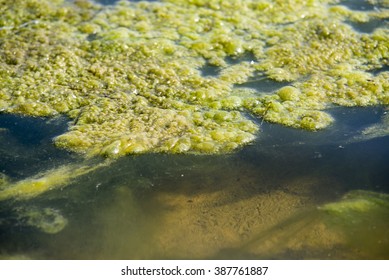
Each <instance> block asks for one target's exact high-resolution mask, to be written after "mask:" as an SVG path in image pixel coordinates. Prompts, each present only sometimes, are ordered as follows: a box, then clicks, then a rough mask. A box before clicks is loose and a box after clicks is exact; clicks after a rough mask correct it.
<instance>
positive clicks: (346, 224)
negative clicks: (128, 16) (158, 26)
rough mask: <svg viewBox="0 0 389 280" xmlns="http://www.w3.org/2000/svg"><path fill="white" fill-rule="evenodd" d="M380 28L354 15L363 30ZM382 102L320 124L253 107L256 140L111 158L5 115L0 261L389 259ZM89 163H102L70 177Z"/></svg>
mask: <svg viewBox="0 0 389 280" xmlns="http://www.w3.org/2000/svg"><path fill="white" fill-rule="evenodd" d="M96 2H99V3H102V4H106V5H109V4H114V3H116V2H117V1H116V0H98V1H96ZM134 2H139V1H134ZM340 2H341V3H343V4H345V5H346V6H348V7H349V8H350V9H352V10H357V11H366V10H373V9H380V8H381V5H380V4H379V3H378V4H376V5H373V4H370V2H369V3H368V2H366V1H360V0H358V1H355V0H354V1H352V0H347V1H340ZM376 2H379V1H376ZM387 24H388V22H387V20H386V19H383V20H381V19H377V20H376V19H375V20H372V21H369V22H358V23H355V22H353V23H351V22H350V25H352V27H353V28H354V29H355V30H357V31H359V32H363V33H370V32H372V31H374V29H376V28H378V27H383V26H387ZM240 59H241V60H247V61H250V60H251V59H252V58H251V57H250V56H249V55H248V56H247V57H243V58H240ZM233 62H234V60H233V59H232V58H231V60H230V61H229V63H231V64H233ZM200 70H201V71H202V74H204V75H205V76H217V75H218V74H219V73H220V70H221V68H220V67H217V66H213V65H205V66H204V67H202V68H201V69H200ZM387 70H388V66H387V65H386V66H382V68H379V69H374V70H372V72H373V74H379V73H381V72H384V71H387ZM34 81H35V80H34ZM289 84H290V82H278V83H275V82H274V81H272V80H270V79H267V78H264V76H261V77H258V78H256V77H254V78H253V79H252V80H250V79H249V80H248V81H246V82H245V83H244V84H242V85H235V86H236V87H237V88H239V87H246V88H252V89H261V94H264V95H266V94H267V93H269V94H270V93H272V92H274V91H276V90H278V89H280V88H281V87H283V86H286V85H289ZM388 110H389V108H388V107H384V106H376V107H361V108H341V107H336V106H335V105H334V107H333V108H331V109H329V110H327V112H328V113H329V114H331V116H333V117H334V119H335V122H334V123H333V124H332V125H330V126H329V127H328V128H325V129H323V130H321V131H317V132H308V131H303V130H299V129H293V128H287V127H284V126H281V125H277V124H271V123H268V122H266V121H262V120H261V119H259V118H257V117H254V116H252V115H248V116H247V117H248V118H249V119H252V120H253V121H254V122H256V124H258V126H259V127H260V131H259V132H258V135H257V136H258V137H257V139H256V140H255V141H254V142H253V143H251V144H250V145H248V146H245V147H243V148H240V149H239V150H237V151H233V152H231V153H229V154H223V155H184V154H179V155H178V154H176V155H172V154H165V153H160V154H157V153H148V154H140V155H127V156H123V157H121V158H118V159H114V160H112V159H110V160H109V161H108V160H107V159H104V158H102V157H99V156H96V157H95V158H93V159H85V158H84V157H83V156H82V155H77V154H75V153H72V152H68V151H65V150H61V149H58V148H56V147H55V146H54V143H53V138H54V137H56V136H58V135H61V134H62V133H64V132H65V131H66V130H67V129H68V128H69V125H68V122H69V121H70V120H69V119H67V118H66V117H64V116H60V117H55V118H53V119H51V118H31V117H24V116H19V115H11V114H5V113H3V111H0V259H388V258H389V219H388V217H389V135H388V134H389V133H388V130H389V129H388V124H389V122H388V115H389V113H388ZM247 114H249V113H247ZM366 129H368V130H366ZM366 131H368V132H369V133H368V134H366V133H364V132H366ZM100 163H101V165H99V164H100ZM85 165H86V166H89V165H94V166H99V167H98V168H96V169H93V168H90V169H88V171H87V172H83V171H78V170H79V169H82V166H85ZM63 166H70V167H71V168H70V169H68V171H67V172H68V173H69V170H70V172H72V170H73V171H74V172H75V173H76V175H74V176H73V177H72V176H70V175H69V174H68V173H67V174H68V176H69V177H71V178H70V179H69V180H64V181H63V182H58V184H55V178H54V177H53V178H54V179H51V180H54V182H52V183H53V185H55V186H56V187H53V188H52V189H49V190H45V192H44V193H43V191H42V194H40V195H38V196H36V197H28V199H24V198H23V197H18V196H17V195H15V197H16V198H11V199H9V198H8V199H7V198H6V199H4V198H2V196H1V192H2V191H3V190H5V189H6V188H7V184H8V183H9V182H20V181H22V182H23V180H25V179H26V178H27V179H28V178H35V177H34V176H36V175H37V174H46V173H44V172H46V171H50V170H61V168H63ZM77 166H79V167H77ZM59 173H60V172H59ZM47 174H50V173H47ZM60 175H61V174H60ZM38 181H39V180H38ZM38 183H39V182H38ZM38 183H36V184H37V185H38ZM38 187H39V186H38Z"/></svg>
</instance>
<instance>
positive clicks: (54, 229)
mask: <svg viewBox="0 0 389 280" xmlns="http://www.w3.org/2000/svg"><path fill="white" fill-rule="evenodd" d="M16 213H17V218H18V220H19V221H20V222H24V223H25V225H27V226H32V227H35V228H37V229H39V230H40V231H42V232H44V233H48V234H56V233H58V232H60V231H61V230H63V229H64V228H65V227H66V225H67V224H68V220H67V219H66V218H65V217H64V216H63V215H62V214H61V212H60V211H59V210H57V209H53V208H48V207H46V208H37V207H33V206H32V207H26V208H24V207H18V208H17V209H16Z"/></svg>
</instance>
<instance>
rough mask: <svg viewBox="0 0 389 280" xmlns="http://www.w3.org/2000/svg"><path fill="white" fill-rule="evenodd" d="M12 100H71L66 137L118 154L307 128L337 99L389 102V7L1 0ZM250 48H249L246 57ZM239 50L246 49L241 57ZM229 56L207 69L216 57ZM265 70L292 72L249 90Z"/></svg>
mask: <svg viewBox="0 0 389 280" xmlns="http://www.w3.org/2000/svg"><path fill="white" fill-rule="evenodd" d="M0 4H1V8H0V9H1V14H2V18H1V20H0V45H1V48H0V65H1V67H0V71H1V73H0V84H1V89H0V111H3V112H8V113H17V114H26V115H32V116H53V115H57V114H66V115H67V116H69V117H70V118H71V119H72V120H73V121H72V123H71V124H70V126H69V130H68V131H67V132H66V133H64V134H62V135H60V136H58V137H57V138H56V139H55V143H56V145H57V146H58V147H61V148H65V149H69V150H72V151H76V152H80V153H86V154H87V155H99V154H100V155H106V156H109V157H118V156H122V155H125V154H134V153H144V152H169V153H220V152H228V151H231V150H233V149H235V148H237V147H239V146H242V145H244V144H247V143H250V142H251V141H253V140H254V138H255V135H256V134H257V131H258V124H257V123H255V122H253V121H252V120H250V119H248V118H247V117H246V116H245V115H244V114H243V113H242V112H243V111H248V112H250V113H252V114H255V115H257V116H259V117H262V118H263V119H264V120H266V121H270V122H275V123H280V124H284V125H287V126H291V127H296V128H303V129H308V130H318V129H322V128H325V127H327V126H328V125H330V124H331V123H332V122H333V119H332V117H331V116H330V115H329V114H328V113H326V112H325V111H324V110H325V109H327V108H329V107H331V106H334V105H341V106H369V105H377V104H386V105H387V104H389V94H388V87H389V85H388V80H389V79H388V72H387V71H383V72H381V73H379V74H377V75H374V74H371V72H372V70H374V69H379V68H381V67H382V66H383V65H387V64H388V54H389V49H388V47H389V38H388V37H389V36H388V30H387V29H384V28H377V29H375V30H374V32H373V33H371V34H360V33H358V32H356V31H355V30H353V29H352V27H351V26H350V25H348V24H347V23H346V22H368V21H369V20H373V19H385V18H387V15H388V11H387V10H386V9H385V8H384V7H381V8H380V9H377V10H374V11H363V12H362V11H352V10H349V9H348V8H346V7H345V6H341V5H337V1H330V0H327V1H318V0H316V1H315V0H310V1H303V0H289V1H265V0H263V1H243V0H242V1H235V0H234V1H232V0H231V1H218V0H213V1H189V0H188V1H185V0H170V1H160V2H136V3H135V2H127V1H119V2H118V3H117V4H115V5H112V6H101V5H98V4H96V3H92V2H88V1H84V0H78V1H72V2H70V1H63V0H56V1H47V0H43V1H37V0H17V1H13V2H10V1H4V0H2V1H0ZM246 54H251V55H252V60H251V61H243V60H239V58H243V56H244V55H246ZM231 58H234V60H235V61H236V62H235V63H232V62H231ZM207 64H208V65H213V66H216V67H219V68H220V71H219V74H218V75H216V76H212V77H210V76H203V75H202V74H201V68H202V67H204V66H205V65H207ZM255 76H261V77H267V78H270V79H272V80H274V81H275V82H277V81H280V82H281V81H289V82H290V85H289V86H286V87H284V88H281V89H279V90H276V91H274V92H272V93H270V94H266V95H263V94H261V92H260V91H261V89H256V90H244V89H240V90H238V91H237V89H236V88H235V85H238V84H239V85H244V84H245V82H247V81H248V80H249V79H251V78H253V77H254V78H255Z"/></svg>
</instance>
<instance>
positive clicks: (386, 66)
mask: <svg viewBox="0 0 389 280" xmlns="http://www.w3.org/2000/svg"><path fill="white" fill-rule="evenodd" d="M387 71H389V65H384V66H383V67H381V68H379V69H374V70H372V71H370V73H372V74H373V75H379V74H380V73H382V72H387Z"/></svg>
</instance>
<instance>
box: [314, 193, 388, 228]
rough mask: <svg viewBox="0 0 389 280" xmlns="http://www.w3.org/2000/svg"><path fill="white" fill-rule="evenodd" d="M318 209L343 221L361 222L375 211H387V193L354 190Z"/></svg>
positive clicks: (371, 216) (375, 212) (374, 213)
mask: <svg viewBox="0 0 389 280" xmlns="http://www.w3.org/2000/svg"><path fill="white" fill-rule="evenodd" d="M320 210H322V211H324V212H326V213H329V214H330V215H332V216H334V217H335V218H336V219H339V220H341V221H342V222H343V223H350V224H356V223H363V222H365V221H367V220H369V219H372V218H374V215H376V214H377V213H379V214H383V213H386V214H388V213H389V195H388V194H384V193H376V192H371V191H364V190H355V191H351V192H349V193H347V194H345V195H344V196H343V197H342V199H341V200H340V201H338V202H333V203H328V204H326V205H323V206H321V207H320ZM385 217H387V216H385Z"/></svg>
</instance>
